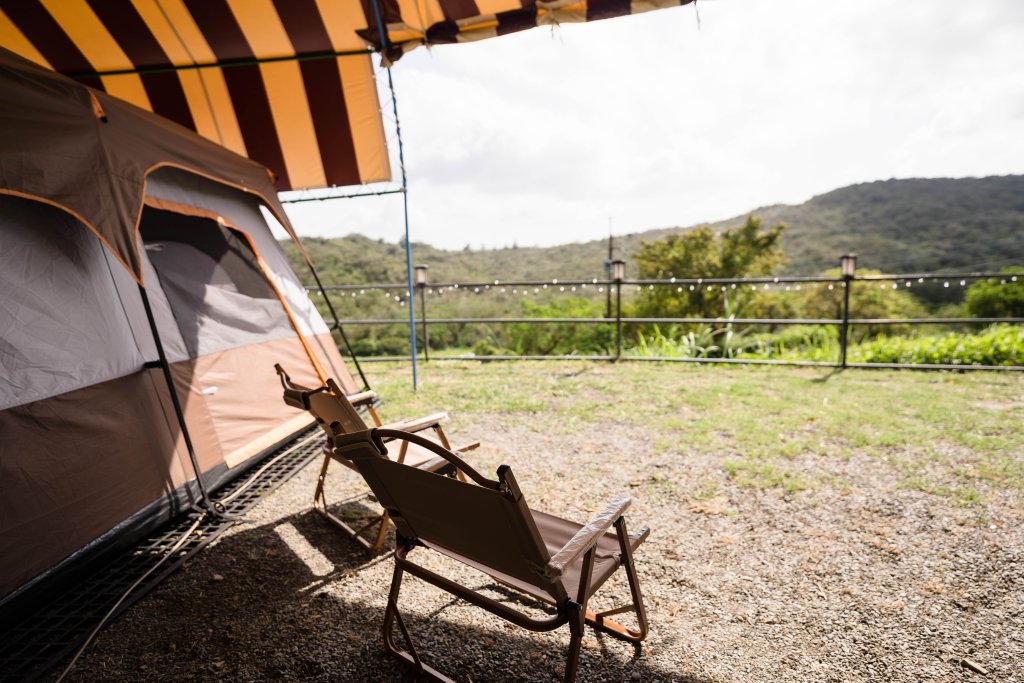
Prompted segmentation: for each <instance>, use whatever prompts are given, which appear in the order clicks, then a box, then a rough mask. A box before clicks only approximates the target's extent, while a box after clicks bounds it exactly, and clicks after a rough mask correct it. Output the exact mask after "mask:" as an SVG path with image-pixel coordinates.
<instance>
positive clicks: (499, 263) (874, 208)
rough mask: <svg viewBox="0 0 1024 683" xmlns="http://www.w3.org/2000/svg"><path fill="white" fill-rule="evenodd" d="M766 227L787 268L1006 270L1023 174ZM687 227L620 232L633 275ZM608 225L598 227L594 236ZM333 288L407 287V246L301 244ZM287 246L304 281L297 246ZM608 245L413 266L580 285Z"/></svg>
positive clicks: (769, 211) (785, 217)
mask: <svg viewBox="0 0 1024 683" xmlns="http://www.w3.org/2000/svg"><path fill="white" fill-rule="evenodd" d="M751 213H753V214H754V215H756V216H758V217H760V218H761V219H762V221H763V223H764V225H766V226H768V225H775V224H777V223H780V222H781V223H785V224H786V226H787V229H786V232H785V235H784V239H783V248H784V250H785V253H786V257H787V259H788V262H787V264H786V265H785V267H784V271H785V272H787V273H791V274H796V275H810V274H816V273H820V272H822V271H824V270H827V269H829V268H833V267H835V266H836V265H837V262H838V259H839V256H840V255H841V254H843V253H846V252H855V253H856V254H858V262H859V265H861V266H863V267H865V268H875V269H879V270H881V271H883V272H889V273H896V272H901V273H903V272H919V271H920V272H924V271H940V270H942V271H948V270H998V269H999V268H1001V267H1003V266H1008V265H1024V176H997V177H990V178H964V179H945V178H940V179H908V180H886V181H878V182H873V183H863V184H859V185H851V186H849V187H844V188H841V189H838V190H833V191H832V192H828V193H826V194H823V195H819V196H817V197H814V198H812V199H810V200H809V201H807V202H805V203H803V204H799V205H784V204H779V205H774V206H766V207H761V208H758V209H753V210H752V211H751ZM744 220H745V215H744V216H737V217H736V218H733V219H730V220H727V221H721V222H719V223H713V224H712V226H713V227H715V228H718V229H724V228H729V227H734V226H738V225H740V224H742V222H743V221H744ZM685 229H687V228H680V227H673V228H664V229H659V230H649V231H647V232H642V233H633V234H630V235H623V236H616V237H615V246H616V257H620V258H624V259H626V262H627V270H626V273H627V276H632V275H634V274H635V271H634V270H633V268H632V266H633V259H632V256H633V253H634V252H635V251H636V249H637V247H638V246H639V245H640V243H641V242H642V241H648V242H650V241H655V240H659V239H662V238H664V237H665V236H666V235H668V234H670V233H672V232H677V231H680V230H685ZM600 230H601V227H600V226H595V230H594V232H595V233H597V232H600ZM303 242H304V244H305V245H306V248H307V249H308V250H309V252H310V255H311V256H312V258H313V262H314V263H315V264H316V265H317V268H318V269H319V271H320V273H321V278H322V279H323V281H324V282H325V283H331V284H349V283H351V284H362V283H379V282H400V281H402V280H404V278H405V250H404V248H403V247H402V246H401V245H399V244H388V243H385V242H381V241H378V240H372V239H369V238H366V237H362V236H359V235H350V236H348V237H343V238H340V239H332V240H324V239H314V238H307V239H305V240H303ZM285 250H286V251H287V252H288V255H289V258H290V259H292V262H293V265H294V266H295V270H296V272H297V273H299V276H300V277H302V278H303V279H304V280H305V279H308V275H307V273H308V271H307V269H306V268H305V267H304V266H302V264H301V262H300V261H299V259H298V254H297V252H296V250H295V248H294V246H293V245H291V244H290V243H289V244H286V245H285ZM607 251H608V243H607V240H595V241H593V242H583V243H574V244H564V245H559V246H555V247H546V248H540V247H518V248H504V249H488V250H477V251H445V250H441V249H435V248H434V247H431V246H429V245H426V244H420V243H417V242H415V240H414V241H413V260H414V261H415V262H416V263H425V264H427V265H429V266H430V271H429V272H430V280H431V281H432V282H452V281H460V282H468V281H489V280H494V279H496V278H500V279H503V280H516V279H551V278H556V277H557V278H562V279H573V278H591V277H601V276H602V274H603V271H602V263H603V261H604V259H605V258H606V256H607Z"/></svg>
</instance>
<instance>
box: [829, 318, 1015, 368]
mask: <svg viewBox="0 0 1024 683" xmlns="http://www.w3.org/2000/svg"><path fill="white" fill-rule="evenodd" d="M849 360H850V361H852V362H856V363H934V364H949V365H1024V327H1021V326H1019V325H1017V326H1014V325H992V326H991V327H988V328H986V329H985V330H983V331H982V332H980V333H978V334H960V333H956V332H952V333H949V334H945V335H932V336H927V337H917V338H914V339H907V338H904V337H892V338H879V339H875V340H873V341H869V342H865V343H863V344H858V345H856V346H852V347H850V350H849Z"/></svg>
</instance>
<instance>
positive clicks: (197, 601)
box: [54, 504, 711, 683]
mask: <svg viewBox="0 0 1024 683" xmlns="http://www.w3.org/2000/svg"><path fill="white" fill-rule="evenodd" d="M345 507H346V509H345V510H344V514H345V516H348V517H352V516H358V515H359V513H360V512H363V513H366V514H370V513H371V512H372V510H370V509H369V508H365V509H361V507H362V506H359V505H352V504H349V505H347V506H345ZM389 540H390V539H389ZM391 542H392V543H393V541H391ZM392 569H393V561H392V559H391V556H390V554H389V553H383V554H381V555H378V556H375V557H374V556H371V555H370V554H369V553H368V552H366V551H363V550H362V549H361V548H359V547H357V546H356V545H355V543H353V542H352V541H351V540H349V539H347V538H344V537H343V536H341V535H340V534H339V533H338V532H337V531H336V530H335V529H334V528H333V527H332V526H330V525H329V524H328V523H327V522H326V521H325V520H324V519H323V518H321V517H320V516H319V515H318V514H317V513H315V512H314V511H312V510H307V511H304V512H301V513H298V514H294V515H291V516H287V517H283V518H281V519H279V520H277V521H275V522H273V523H271V524H267V525H265V526H255V527H249V528H242V529H241V530H239V531H237V532H234V533H232V534H230V535H228V536H225V537H224V538H222V539H221V540H219V541H218V542H217V543H216V544H215V545H213V546H211V547H210V548H209V549H208V550H207V551H205V552H204V553H202V554H201V555H200V556H199V557H198V558H197V559H195V560H194V561H192V562H191V563H190V564H189V565H187V566H186V567H185V568H184V569H183V570H182V571H180V572H179V573H178V574H176V575H175V576H173V577H172V578H171V579H170V580H169V581H167V582H166V583H165V584H163V585H162V586H161V587H160V588H158V589H157V590H156V591H154V592H153V593H152V594H151V595H150V596H148V597H147V598H146V599H145V600H143V601H142V602H140V603H139V604H138V605H137V606H136V607H135V608H133V609H132V610H130V611H129V612H127V613H126V614H125V615H123V616H122V617H121V618H120V619H118V620H117V621H116V622H115V623H113V624H111V625H110V626H109V627H108V628H107V629H106V630H105V631H104V632H103V633H102V634H101V636H100V637H99V638H98V639H97V641H96V643H95V644H94V645H93V647H92V648H91V649H90V651H88V652H87V653H86V655H85V656H84V657H83V658H82V660H81V661H80V662H79V663H78V665H77V667H76V668H75V669H74V670H73V671H72V672H71V674H70V675H69V676H68V678H67V679H66V680H70V681H94V680H104V681H136V680H139V679H140V677H141V678H145V679H147V680H172V679H173V680H179V681H180V680H247V681H263V680H296V681H339V680H341V681H400V680H411V679H413V676H412V675H411V673H410V672H409V671H408V670H407V669H406V668H404V667H403V666H402V665H401V664H400V663H399V662H397V661H396V660H394V659H392V658H391V657H389V656H388V655H387V654H386V652H385V651H384V646H383V643H382V640H381V632H380V629H381V624H382V621H383V614H384V605H385V600H386V596H387V590H388V586H389V582H390V579H391V572H392ZM495 596H496V597H497V598H498V599H513V598H512V595H511V594H509V593H507V592H504V591H500V590H499V591H498V592H496V593H495ZM503 596H504V597H503ZM401 604H402V606H403V613H404V615H405V617H406V623H407V626H408V628H409V629H410V631H411V632H412V633H413V634H414V638H416V640H417V644H418V647H419V648H420V649H421V655H423V656H424V658H425V660H426V661H428V662H429V663H431V664H433V665H434V666H435V667H437V668H439V669H441V670H442V671H444V672H446V673H448V674H449V675H451V676H453V677H457V678H458V679H459V680H464V677H465V676H466V675H469V676H471V677H472V679H473V680H474V681H513V680H514V681H522V680H539V681H543V680H561V676H562V671H563V666H564V661H565V650H566V646H567V643H568V628H566V627H563V628H562V629H559V631H556V632H555V633H553V634H535V633H532V632H528V631H525V630H523V629H519V628H516V627H512V626H511V625H509V624H507V623H506V622H504V621H502V620H500V619H497V618H495V617H492V616H491V615H489V614H487V613H485V612H483V611H482V610H479V609H476V608H472V607H470V606H468V605H466V604H465V603H461V602H459V601H453V600H451V598H450V596H448V595H447V594H445V593H442V592H441V591H438V590H436V589H434V588H433V587H431V586H428V585H426V584H423V583H421V582H419V581H418V580H416V579H415V578H413V577H408V576H407V578H406V580H405V582H404V583H403V589H402V595H401ZM638 655H639V656H638ZM54 673H56V672H54ZM578 680H579V681H590V680H594V681H616V680H626V681H629V680H639V681H684V682H687V683H711V681H710V680H709V679H706V678H694V677H687V676H685V675H681V674H679V673H678V672H675V671H665V670H660V669H656V668H652V667H651V666H650V665H649V663H647V662H645V660H644V657H643V655H642V653H639V652H637V649H636V648H634V646H632V645H630V644H628V643H624V642H621V641H618V640H616V639H613V638H609V637H607V636H604V635H600V636H599V635H598V634H596V633H595V632H593V631H592V630H589V629H588V634H587V637H586V639H585V645H584V648H583V652H582V654H581V658H580V673H579V676H578Z"/></svg>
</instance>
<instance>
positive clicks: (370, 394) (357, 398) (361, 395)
mask: <svg viewBox="0 0 1024 683" xmlns="http://www.w3.org/2000/svg"><path fill="white" fill-rule="evenodd" d="M345 398H347V399H348V402H349V403H351V404H352V405H354V406H359V405H363V404H364V403H373V402H374V401H376V400H377V392H376V391H372V390H371V391H359V392H356V393H354V394H349V395H348V396H346V397H345Z"/></svg>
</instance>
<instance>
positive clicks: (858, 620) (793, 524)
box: [68, 415, 1024, 683]
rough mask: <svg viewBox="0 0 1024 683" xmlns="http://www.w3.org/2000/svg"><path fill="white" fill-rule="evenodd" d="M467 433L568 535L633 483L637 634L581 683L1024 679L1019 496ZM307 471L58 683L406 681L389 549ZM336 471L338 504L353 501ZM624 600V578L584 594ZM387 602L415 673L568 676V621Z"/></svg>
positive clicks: (529, 436) (603, 645) (411, 600)
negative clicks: (769, 484)
mask: <svg viewBox="0 0 1024 683" xmlns="http://www.w3.org/2000/svg"><path fill="white" fill-rule="evenodd" d="M460 434H462V435H465V436H467V437H471V438H477V437H479V438H481V440H483V441H484V446H483V447H482V448H481V449H480V450H479V451H476V453H474V454H473V458H472V460H473V462H474V463H476V464H477V465H478V466H479V467H480V468H481V470H482V471H484V472H485V473H488V474H490V473H493V472H494V469H495V467H496V466H497V465H498V464H499V463H501V462H509V463H512V464H513V467H514V470H515V472H516V475H517V478H518V480H519V482H520V483H521V485H522V487H523V489H524V492H525V494H526V495H527V500H528V501H530V504H531V505H532V506H533V507H537V508H540V509H545V510H548V511H551V512H555V513H559V514H562V515H565V516H567V517H570V518H573V519H576V520H578V521H581V522H582V521H585V520H586V518H587V517H588V516H589V515H590V514H592V513H594V512H596V511H597V510H598V509H600V507H601V506H602V504H603V503H604V502H605V501H606V500H607V499H609V498H611V497H612V496H614V495H616V494H618V493H620V492H623V491H626V492H629V493H631V495H633V496H634V498H635V502H634V505H633V507H632V508H631V510H630V511H629V513H628V514H627V520H628V522H629V525H630V528H631V529H632V530H636V529H638V528H639V527H640V526H641V525H649V526H651V527H652V528H653V532H652V534H651V537H650V539H649V540H648V542H647V543H646V544H645V545H644V546H642V547H641V548H640V550H639V552H638V553H637V566H638V569H639V573H640V576H641V586H642V588H643V591H644V596H645V600H646V604H647V607H648V611H649V618H650V621H651V633H650V635H649V637H648V639H647V641H646V642H645V643H644V645H643V647H642V648H641V650H640V651H639V652H636V651H634V648H633V647H632V646H630V645H628V644H625V643H623V642H621V641H617V640H614V639H612V638H608V637H599V636H597V635H595V634H594V632H593V631H589V630H588V632H587V635H586V638H585V640H584V648H583V653H582V657H581V668H580V674H579V677H578V680H580V681H688V682H691V683H699V682H705V681H707V682H710V681H966V680H978V681H982V680H984V681H1024V674H1022V673H1021V672H1022V668H1024V512H1022V510H1024V507H1022V505H1021V500H1020V499H1019V494H1017V493H1015V492H1007V491H1004V492H999V491H991V492H989V497H988V500H987V502H986V503H985V504H983V505H971V506H958V505H956V504H955V503H954V502H952V501H951V500H950V499H948V498H944V497H941V496H936V495H932V494H928V493H923V492H920V491H915V490H908V489H904V488H900V487H899V486H898V481H897V473H896V470H895V469H894V468H893V467H891V466H890V465H888V464H886V463H885V462H881V461H880V460H879V459H878V458H872V457H868V456H866V455H859V454H857V453H856V452H855V453H854V455H853V456H851V457H849V458H827V457H822V456H804V457H797V458H795V459H793V460H792V461H788V462H787V467H789V468H790V469H792V470H796V471H800V472H805V473H807V474H814V475H815V477H816V478H817V479H819V480H820V479H821V476H822V474H823V473H826V474H831V475H834V476H835V478H836V481H837V482H840V481H841V482H842V483H841V484H837V485H836V486H835V487H830V486H829V485H827V484H826V485H824V486H823V487H821V488H817V489H814V490H810V491H802V492H800V493H797V494H792V495H790V494H786V493H785V492H784V491H782V490H781V489H758V488H739V487H737V486H736V485H734V484H733V483H732V482H731V481H730V480H729V479H728V478H727V477H726V476H725V475H724V474H723V472H722V467H721V461H722V459H723V457H725V454H721V453H686V454H685V455H678V454H674V453H673V454H668V453H659V452H658V451H657V449H656V447H655V445H654V443H653V442H652V441H651V440H650V437H649V436H647V433H646V432H645V431H644V430H642V429H640V428H637V427H636V426H635V425H625V424H608V425H604V426H603V428H602V430H601V432H600V433H595V432H581V433H577V434H575V435H569V436H562V435H558V436H555V435H551V434H548V433H544V432H541V431H537V430H534V429H531V427H530V425H528V424H524V423H518V424H510V423H509V422H508V421H507V419H503V418H502V416H499V415H490V416H488V415H483V416H477V417H475V418H473V420H472V421H470V422H465V421H464V422H463V423H462V428H461V429H460ZM894 456H898V453H894ZM317 470H318V463H314V464H311V465H310V466H308V467H306V468H305V470H304V471H303V472H302V473H301V474H300V475H299V476H297V477H296V478H294V479H293V480H292V481H290V482H289V483H287V484H286V485H285V486H283V487H282V488H280V489H279V490H278V491H276V492H275V493H273V494H272V495H270V496H268V497H267V499H266V500H264V501H263V502H261V503H260V504H259V505H258V506H257V507H256V508H255V509H254V510H252V511H251V512H250V513H249V515H248V519H247V521H246V522H244V523H242V524H239V525H237V526H236V527H235V528H233V529H232V530H231V531H229V532H228V533H227V534H225V535H224V536H222V537H221V538H220V539H219V540H218V541H217V542H216V543H215V544H213V545H212V546H211V547H210V548H208V549H207V550H205V551H204V552H203V553H201V554H200V555H199V556H198V557H197V558H195V559H194V560H193V561H192V562H191V563H190V564H189V565H188V566H187V567H186V568H185V569H184V570H182V571H179V572H178V573H177V574H175V575H174V576H172V577H171V578H170V579H169V580H168V581H166V582H165V583H164V584H162V585H161V586H160V587H159V588H158V589H156V590H155V591H154V592H153V593H152V594H150V595H149V596H148V597H147V598H146V599H144V600H142V601H141V602H140V603H138V604H137V605H136V606H135V607H133V608H132V609H131V610H129V611H128V612H127V613H126V614H125V615H123V616H122V617H121V618H119V619H118V620H117V621H116V622H115V623H113V624H112V625H110V626H109V627H108V628H107V629H106V630H105V631H104V632H103V633H102V634H101V635H100V637H99V638H98V639H97V641H96V642H95V643H94V645H93V646H92V648H91V649H90V650H89V651H88V652H87V653H86V654H85V655H84V656H83V658H82V659H81V660H80V662H79V664H78V665H77V667H76V668H75V669H74V671H73V672H72V673H71V674H70V675H69V677H68V680H77V681H98V680H102V681H137V680H172V679H173V680H213V679H226V680H245V681H263V680H296V681H392V680H405V679H407V674H406V673H405V670H404V669H403V668H402V667H401V665H400V664H398V663H397V662H396V661H394V660H392V659H391V658H389V657H388V656H387V655H386V654H385V652H384V649H383V645H382V643H381V638H380V632H379V630H380V624H381V620H382V616H383V611H384V603H385V598H386V595H387V590H388V585H389V583H390V579H391V570H392V566H393V563H392V561H391V560H390V556H389V555H388V554H386V553H385V554H382V555H380V556H377V557H372V556H370V555H368V554H367V553H366V552H365V551H363V550H361V549H360V548H358V547H357V546H355V545H354V544H353V543H352V542H351V541H349V540H347V539H345V538H343V537H341V536H339V535H338V534H337V533H336V532H335V531H334V530H333V528H332V527H331V526H329V525H328V524H327V523H326V522H325V521H324V520H323V519H322V518H321V517H320V516H319V515H317V514H316V513H315V512H313V511H312V510H311V508H310V501H311V498H312V492H313V487H314V483H315V479H316V474H317ZM336 471H337V476H335V477H334V480H333V484H334V487H333V489H332V490H333V491H335V493H334V498H333V499H335V500H341V499H343V498H344V497H345V496H347V495H350V494H357V493H358V492H359V491H361V490H362V489H361V488H360V482H359V481H358V480H357V479H356V478H355V476H354V475H352V474H351V473H349V472H348V471H345V470H342V468H336ZM936 476H941V475H939V474H937V475H936ZM699 481H703V482H705V483H707V482H711V483H712V484H713V485H712V486H710V487H709V491H710V492H709V493H707V494H706V495H696V496H695V495H693V493H692V491H693V490H694V485H695V483H696V482H699ZM688 492H689V493H688ZM341 507H342V508H343V512H344V513H345V514H357V513H359V512H369V511H372V510H373V509H374V506H373V503H370V502H368V501H365V500H363V501H357V502H354V503H349V504H347V505H345V506H341ZM436 564H437V566H439V567H445V568H447V569H448V570H450V571H452V572H453V573H455V574H457V575H458V576H459V578H461V579H462V580H463V581H465V582H468V583H469V584H470V585H477V586H482V585H485V584H486V581H485V579H484V578H483V577H482V576H481V575H478V574H472V573H471V572H469V571H467V570H462V569H460V568H458V567H454V568H453V567H450V565H448V564H447V563H446V562H445V561H442V560H438V561H437V562H436ZM625 590H626V586H625V582H624V581H621V580H620V581H617V582H616V583H612V584H610V585H609V586H606V587H605V588H604V589H603V591H602V593H599V594H598V598H599V599H600V598H601V596H602V594H608V595H612V596H615V595H616V594H618V595H621V594H622V593H623V591H625ZM494 594H495V595H496V596H498V597H502V598H503V599H511V598H510V597H509V596H507V595H505V594H503V593H501V592H500V591H496V592H495V593H494ZM401 604H402V606H403V608H404V614H405V615H406V619H407V623H408V625H409V627H410V629H411V630H412V631H413V632H414V634H415V635H416V637H417V638H418V642H419V643H420V647H421V649H422V651H423V653H424V656H425V659H427V661H428V662H432V663H434V664H435V665H438V666H439V668H441V669H442V670H443V671H446V672H448V673H449V675H453V677H455V676H457V677H459V679H460V680H464V679H465V675H467V674H468V675H469V676H471V677H472V679H473V680H474V681H488V680H490V681H520V680H537V681H546V680H560V677H561V672H562V666H563V663H564V654H565V648H566V645H567V643H568V630H567V629H566V628H562V629H559V630H558V631H556V632H554V633H547V634H537V633H532V632H528V631H525V630H522V629H518V628H513V627H511V626H510V625H508V624H507V623H505V622H503V621H502V620H500V619H497V618H495V617H492V616H490V615H489V614H486V613H484V612H483V611H481V610H478V609H474V608H470V607H468V606H467V605H465V604H462V603H458V602H453V601H451V600H450V599H449V598H448V597H447V595H446V594H443V593H441V592H440V591H438V590H436V589H434V588H432V587H430V586H428V585H426V584H423V583H422V582H419V581H417V580H416V579H415V578H412V577H407V579H406V582H405V584H404V586H403V592H402V596H401ZM601 604H602V603H600V602H599V603H598V606H599V607H600V605H601ZM604 604H607V603H604ZM971 666H975V667H976V668H980V669H982V670H984V671H986V672H987V674H980V673H976V672H975V671H972V669H971V668H970V667H971Z"/></svg>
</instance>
